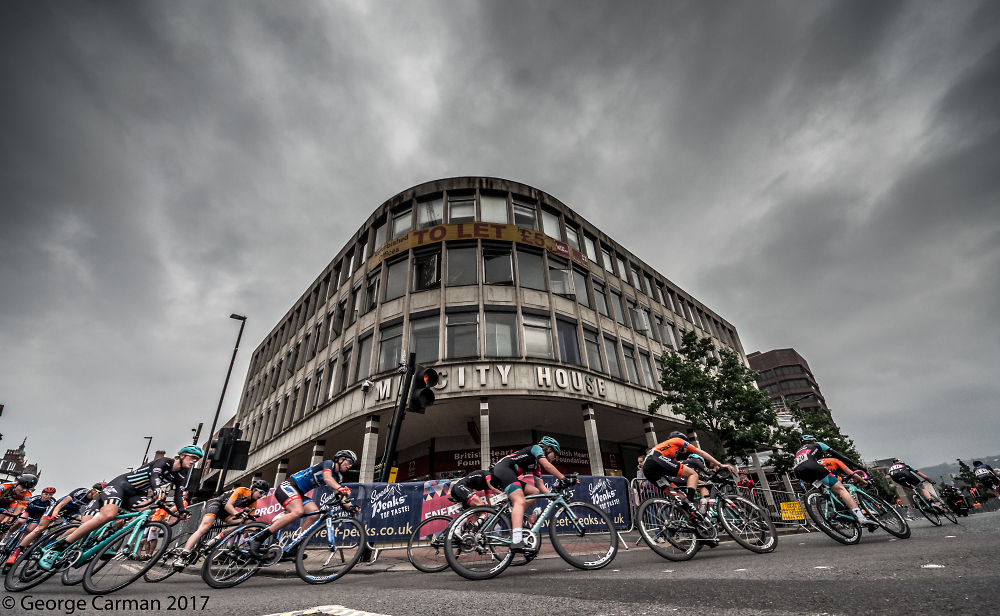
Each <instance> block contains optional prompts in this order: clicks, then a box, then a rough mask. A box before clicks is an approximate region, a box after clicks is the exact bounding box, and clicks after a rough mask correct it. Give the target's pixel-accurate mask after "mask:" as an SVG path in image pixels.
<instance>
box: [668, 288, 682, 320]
mask: <svg viewBox="0 0 1000 616" xmlns="http://www.w3.org/2000/svg"><path fill="white" fill-rule="evenodd" d="M667 308H670V309H671V310H673V311H674V312H676V313H677V314H681V309H680V308H678V307H677V296H675V295H674V292H673V291H671V290H670V289H667Z"/></svg>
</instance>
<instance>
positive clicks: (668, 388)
mask: <svg viewBox="0 0 1000 616" xmlns="http://www.w3.org/2000/svg"><path fill="white" fill-rule="evenodd" d="M712 348H713V344H712V340H711V339H710V338H701V339H699V338H698V335H697V334H696V333H695V332H693V331H692V332H688V333H686V334H684V338H683V340H682V346H681V348H680V350H678V351H677V352H672V351H668V352H666V353H664V355H663V372H662V373H661V374H660V388H661V389H662V391H663V393H662V394H660V395H659V396H657V397H656V399H655V400H653V402H652V403H651V404H650V405H649V409H648V410H649V413H650V415H652V414H654V413H656V411H657V410H658V409H659V408H661V407H662V406H663V405H665V404H669V405H672V406H673V412H674V413H675V414H677V415H679V416H681V417H683V418H684V419H685V420H687V421H689V422H690V423H691V425H692V426H693V427H694V429H695V430H699V431H706V432H709V433H711V434H712V435H714V436H715V437H716V438H717V439H719V441H721V443H722V445H723V447H725V449H726V452H727V453H728V455H729V456H732V457H735V458H740V459H743V460H746V459H747V458H748V457H749V456H750V453H751V452H752V451H754V450H755V449H757V448H758V447H761V446H767V445H768V444H769V443H770V442H771V436H772V432H773V430H774V429H776V428H777V426H778V416H777V414H776V413H775V412H774V410H773V409H772V408H771V401H770V399H769V398H768V397H767V396H766V395H765V394H764V392H762V391H760V390H759V389H757V387H756V378H757V372H755V371H754V370H751V369H750V368H748V367H747V366H745V365H743V362H742V361H740V358H739V356H738V355H737V354H736V353H734V352H733V351H731V350H729V349H727V348H724V347H723V348H720V349H719V350H718V353H719V357H716V356H715V355H713V354H712ZM713 453H714V452H713Z"/></svg>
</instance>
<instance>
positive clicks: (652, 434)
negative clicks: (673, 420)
mask: <svg viewBox="0 0 1000 616" xmlns="http://www.w3.org/2000/svg"><path fill="white" fill-rule="evenodd" d="M642 431H643V432H645V433H646V448H647V449H652V448H653V447H656V445H657V444H658V443H659V441H658V440H657V439H656V429H655V428H653V420H652V419H643V420H642Z"/></svg>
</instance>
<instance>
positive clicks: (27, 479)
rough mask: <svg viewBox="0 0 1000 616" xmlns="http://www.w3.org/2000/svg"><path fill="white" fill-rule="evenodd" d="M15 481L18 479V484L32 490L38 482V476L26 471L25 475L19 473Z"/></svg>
mask: <svg viewBox="0 0 1000 616" xmlns="http://www.w3.org/2000/svg"><path fill="white" fill-rule="evenodd" d="M14 481H16V482H17V483H18V485H20V486H21V487H22V488H27V489H28V490H30V489H31V488H33V487H35V485H36V484H37V483H38V477H35V476H34V475H31V474H27V473H26V474H24V475H18V476H17V479H15V480H14Z"/></svg>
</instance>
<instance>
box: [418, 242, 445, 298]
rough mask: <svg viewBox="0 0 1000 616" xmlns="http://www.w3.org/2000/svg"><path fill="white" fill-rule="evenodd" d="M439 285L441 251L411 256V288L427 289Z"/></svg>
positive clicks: (435, 287)
mask: <svg viewBox="0 0 1000 616" xmlns="http://www.w3.org/2000/svg"><path fill="white" fill-rule="evenodd" d="M440 286H441V252H440V251H436V252H432V253H430V254H422V255H416V256H414V258H413V290H414V291H427V290H429V289H437V288H438V287H440Z"/></svg>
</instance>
